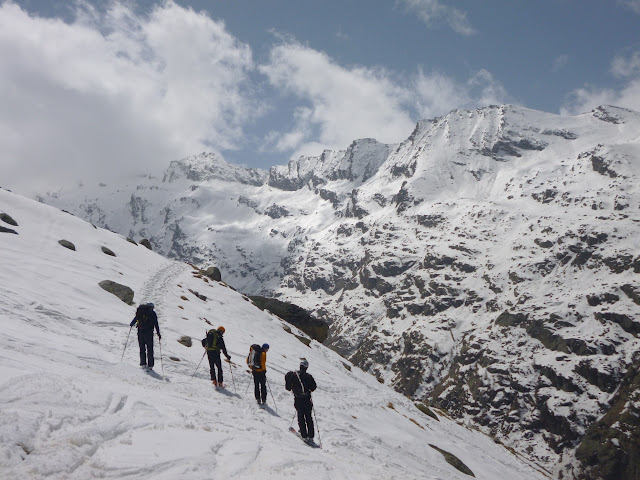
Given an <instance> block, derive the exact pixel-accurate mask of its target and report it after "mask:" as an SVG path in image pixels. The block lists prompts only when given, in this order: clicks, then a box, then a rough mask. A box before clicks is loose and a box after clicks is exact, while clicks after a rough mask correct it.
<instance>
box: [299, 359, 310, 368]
mask: <svg viewBox="0 0 640 480" xmlns="http://www.w3.org/2000/svg"><path fill="white" fill-rule="evenodd" d="M300 368H309V362H308V361H307V359H306V358H301V359H300Z"/></svg>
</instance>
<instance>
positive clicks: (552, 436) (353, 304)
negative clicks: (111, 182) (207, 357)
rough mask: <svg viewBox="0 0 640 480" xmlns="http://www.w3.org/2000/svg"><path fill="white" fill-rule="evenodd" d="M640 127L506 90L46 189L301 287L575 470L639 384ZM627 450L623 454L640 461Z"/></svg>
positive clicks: (288, 296)
mask: <svg viewBox="0 0 640 480" xmlns="http://www.w3.org/2000/svg"><path fill="white" fill-rule="evenodd" d="M638 131H640V114H638V113H636V112H631V111H627V110H623V109H619V108H615V107H600V108H598V109H596V110H594V111H592V112H590V113H587V114H584V115H580V116H577V117H559V116H555V115H551V114H545V113H541V112H536V111H532V110H527V109H524V108H519V107H513V106H494V107H487V108H485V109H480V110H474V111H454V112H451V113H450V114H449V115H447V116H445V117H442V118H437V119H433V120H429V121H421V122H419V123H418V125H417V126H416V129H415V130H414V132H413V133H412V134H411V135H410V137H409V138H408V139H407V140H406V141H404V142H402V143H401V144H398V145H383V144H380V143H378V142H376V141H375V140H368V139H367V140H358V141H356V142H354V143H353V144H352V145H351V146H350V147H349V148H348V149H347V150H345V151H340V152H324V153H323V154H322V155H321V156H320V157H315V158H311V157H303V158H301V159H299V160H298V161H292V162H290V163H289V164H288V165H287V166H281V167H274V168H272V169H271V170H270V171H269V172H262V171H257V170H251V171H249V170H242V169H240V167H233V166H228V164H227V165H225V164H224V163H223V161H222V160H221V159H215V161H212V162H209V160H210V159H208V158H207V157H206V156H199V157H191V158H189V159H185V160H182V161H179V162H173V163H172V165H171V166H170V168H169V170H168V171H167V174H166V175H165V178H164V180H163V181H159V180H153V179H149V180H147V181H145V182H143V184H141V185H136V186H133V187H123V186H119V187H118V188H111V189H109V190H108V191H104V189H103V191H102V192H101V193H100V195H96V194H95V192H83V191H78V192H61V193H60V195H58V198H45V199H44V201H47V202H50V203H54V204H56V205H57V206H61V207H63V208H66V209H68V210H71V211H73V212H74V213H76V214H78V215H81V216H84V217H85V218H87V219H89V220H90V221H93V222H95V223H99V224H101V225H108V226H109V228H111V229H114V230H117V231H118V232H120V233H123V234H125V235H127V236H129V237H146V238H149V239H150V240H151V242H152V244H153V245H154V249H156V250H159V251H160V252H163V253H164V254H166V255H169V256H174V257H179V258H181V259H185V260H188V261H191V262H194V263H197V264H203V265H204V264H207V265H208V264H214V265H217V266H218V267H219V268H220V270H221V271H222V274H223V275H224V278H225V280H226V281H228V283H230V284H232V285H234V286H235V287H236V288H238V289H240V290H242V291H244V292H246V293H251V294H258V295H264V296H271V297H277V298H281V299H283V300H287V301H289V302H292V303H294V304H296V305H300V306H302V307H304V308H306V309H307V310H309V311H311V312H312V313H313V314H314V315H315V316H316V317H319V318H321V319H323V320H325V321H327V322H328V323H330V325H331V327H330V332H329V337H328V339H327V340H326V342H325V343H328V344H329V345H331V346H332V347H333V348H334V349H336V350H337V351H339V352H340V353H342V354H343V355H344V356H346V357H348V358H350V359H351V360H352V361H354V362H355V363H357V364H358V365H360V366H361V367H362V368H364V369H366V370H369V371H370V372H371V373H373V374H374V375H376V376H377V377H378V379H379V380H380V381H381V382H385V383H389V384H392V385H393V386H394V387H395V388H396V389H397V390H399V391H401V392H403V393H405V394H406V395H409V396H412V397H414V398H416V399H420V400H429V401H430V402H432V403H433V404H436V405H438V406H440V407H442V408H445V409H447V410H448V411H449V413H450V414H451V415H452V416H455V417H457V418H459V419H461V420H463V421H465V422H473V423H475V424H476V425H478V426H479V428H481V429H483V430H484V431H486V432H488V433H490V434H492V435H494V436H495V437H496V439H498V440H500V441H503V442H505V443H507V444H509V445H511V446H513V447H514V448H516V449H518V450H520V451H522V452H524V453H526V454H528V455H531V456H533V457H535V458H537V459H538V460H539V461H541V462H544V463H545V464H546V465H547V467H548V468H550V469H555V471H556V473H557V474H558V475H560V474H562V475H564V476H565V477H564V478H571V476H579V475H595V477H588V476H585V477H584V478H598V477H597V475H600V477H602V478H608V477H606V474H605V473H602V472H603V471H602V470H598V469H597V468H595V467H594V466H593V465H594V463H593V462H594V458H600V457H598V455H602V453H601V452H599V451H597V449H595V450H594V449H593V448H589V445H591V446H593V445H594V444H595V443H594V442H595V440H593V439H594V438H596V437H597V436H598V435H599V433H597V432H602V431H603V430H604V429H611V428H612V427H611V425H612V421H610V419H611V418H620V415H622V413H619V412H622V411H623V410H624V408H622V407H620V408H618V407H616V405H622V404H625V402H632V401H633V398H631V396H632V392H630V391H629V392H627V391H626V390H624V389H621V388H620V385H621V384H623V383H624V382H625V380H623V379H624V378H625V376H628V375H632V373H629V372H633V368H635V367H633V353H634V352H635V351H636V350H637V349H638V346H639V342H638V339H637V336H638V333H639V332H640V317H639V314H638V312H639V310H638V309H639V301H640V300H639V299H640V285H639V281H638V279H639V278H640V276H639V274H640V256H639V252H640V248H639V247H640V243H639V242H640V241H639V240H638V239H639V238H640V235H638V231H639V229H640V210H639V208H640V193H639V187H638V181H639V178H638V177H639V173H640V137H638ZM208 162H209V163H208ZM634 378H635V377H634ZM625 392H627V393H625ZM612 409H614V410H612ZM627 410H629V409H628V408H627ZM627 410H624V411H627ZM629 411H630V410H629ZM612 412H618V413H615V415H617V416H614V413H612ZM629 415H631V414H629ZM594 429H596V430H597V432H596V433H594ZM616 438H617V437H616ZM614 440H615V438H614V437H611V442H612V444H615V445H623V446H622V447H620V449H621V450H624V451H625V452H627V453H629V452H630V451H635V453H634V454H633V455H637V451H638V449H637V448H636V447H637V441H635V440H634V439H633V438H631V439H630V440H629V441H627V440H623V439H617V440H616V441H614ZM616 442H618V443H616ZM630 445H635V447H632V446H630ZM634 448H635V450H634ZM576 449H577V450H576ZM594 455H595V457H594ZM633 455H632V456H633ZM613 457H614V458H613V460H612V463H613V464H614V465H612V466H610V467H607V468H609V470H608V471H622V472H627V473H625V474H628V472H632V471H635V470H633V469H635V468H637V467H636V466H635V465H636V464H637V463H636V461H635V460H623V459H619V457H620V456H618V455H614V456H613ZM634 458H635V457H634ZM616 468H617V469H620V470H615V469H616ZM584 472H590V473H584ZM620 478H623V477H620ZM625 478H627V477H625ZM628 478H632V477H628Z"/></svg>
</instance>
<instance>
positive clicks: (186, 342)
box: [178, 335, 193, 347]
mask: <svg viewBox="0 0 640 480" xmlns="http://www.w3.org/2000/svg"><path fill="white" fill-rule="evenodd" d="M178 343H181V344H182V345H184V346H185V347H190V346H191V345H193V342H192V340H191V337H189V336H188V335H183V336H182V337H180V339H179V340H178Z"/></svg>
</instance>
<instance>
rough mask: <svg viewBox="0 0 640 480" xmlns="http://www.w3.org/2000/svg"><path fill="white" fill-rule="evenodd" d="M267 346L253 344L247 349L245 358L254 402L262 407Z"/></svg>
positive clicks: (265, 396)
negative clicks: (250, 376)
mask: <svg viewBox="0 0 640 480" xmlns="http://www.w3.org/2000/svg"><path fill="white" fill-rule="evenodd" d="M268 351H269V344H268V343H264V344H262V346H260V345H258V344H253V345H251V347H250V348H249V355H248V356H247V365H249V368H250V369H251V374H252V375H253V387H254V394H255V397H256V402H258V405H261V406H262V405H264V404H265V403H266V402H267V352H268Z"/></svg>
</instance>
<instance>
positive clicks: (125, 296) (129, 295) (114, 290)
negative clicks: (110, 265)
mask: <svg viewBox="0 0 640 480" xmlns="http://www.w3.org/2000/svg"><path fill="white" fill-rule="evenodd" d="M98 285H100V287H102V289H103V290H106V291H107V292H109V293H111V294H113V295H115V296H116V297H118V298H119V299H120V300H122V301H123V302H124V303H126V304H127V305H133V295H134V293H133V290H131V288H129V287H127V286H126V285H122V284H120V283H117V282H113V281H111V280H103V281H102V282H100V283H99V284H98Z"/></svg>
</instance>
